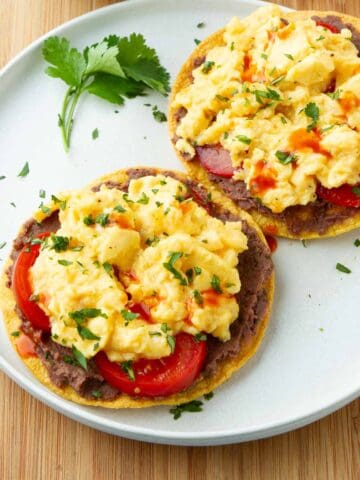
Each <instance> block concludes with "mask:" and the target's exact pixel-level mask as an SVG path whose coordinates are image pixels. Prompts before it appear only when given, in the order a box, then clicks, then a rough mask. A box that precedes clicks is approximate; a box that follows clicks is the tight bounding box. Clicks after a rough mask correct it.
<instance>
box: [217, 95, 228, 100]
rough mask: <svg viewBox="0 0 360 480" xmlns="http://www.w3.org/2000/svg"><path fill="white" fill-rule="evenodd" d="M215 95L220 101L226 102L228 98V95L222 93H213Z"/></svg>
mask: <svg viewBox="0 0 360 480" xmlns="http://www.w3.org/2000/svg"><path fill="white" fill-rule="evenodd" d="M215 97H216V98H217V99H218V100H220V102H228V101H229V98H228V97H224V95H215Z"/></svg>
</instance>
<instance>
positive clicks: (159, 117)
mask: <svg viewBox="0 0 360 480" xmlns="http://www.w3.org/2000/svg"><path fill="white" fill-rule="evenodd" d="M152 114H153V117H154V118H155V120H156V121H157V122H159V123H161V122H166V120H167V118H166V115H165V113H164V112H161V111H160V110H159V109H158V107H157V106H156V105H155V106H154V107H153V109H152Z"/></svg>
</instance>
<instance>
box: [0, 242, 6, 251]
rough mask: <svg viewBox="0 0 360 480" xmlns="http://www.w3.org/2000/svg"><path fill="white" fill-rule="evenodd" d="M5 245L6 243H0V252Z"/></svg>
mask: <svg viewBox="0 0 360 480" xmlns="http://www.w3.org/2000/svg"><path fill="white" fill-rule="evenodd" d="M5 245H6V242H1V243H0V250H1V249H2V248H4V247H5Z"/></svg>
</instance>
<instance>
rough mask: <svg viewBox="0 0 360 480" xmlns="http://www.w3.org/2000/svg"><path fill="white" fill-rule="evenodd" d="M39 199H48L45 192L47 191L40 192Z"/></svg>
mask: <svg viewBox="0 0 360 480" xmlns="http://www.w3.org/2000/svg"><path fill="white" fill-rule="evenodd" d="M39 197H40V198H45V197H46V192H45V190H42V189H41V190H39Z"/></svg>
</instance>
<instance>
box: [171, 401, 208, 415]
mask: <svg viewBox="0 0 360 480" xmlns="http://www.w3.org/2000/svg"><path fill="white" fill-rule="evenodd" d="M202 406H203V402H202V401H201V400H192V401H191V402H187V403H182V404H180V405H177V406H176V407H173V408H170V410H169V412H170V413H171V414H172V415H173V417H174V420H177V419H178V418H180V417H181V415H182V414H183V413H184V412H191V413H193V412H202Z"/></svg>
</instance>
